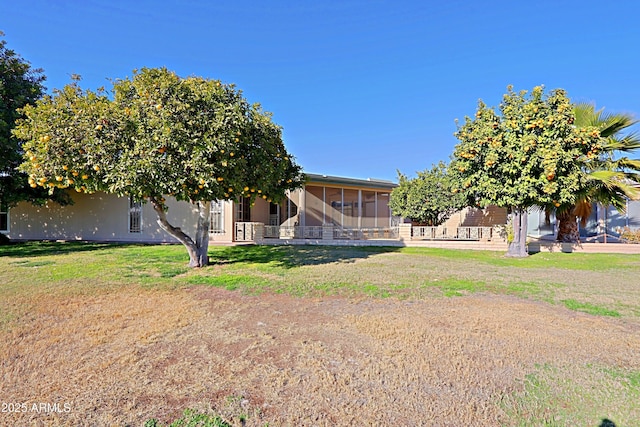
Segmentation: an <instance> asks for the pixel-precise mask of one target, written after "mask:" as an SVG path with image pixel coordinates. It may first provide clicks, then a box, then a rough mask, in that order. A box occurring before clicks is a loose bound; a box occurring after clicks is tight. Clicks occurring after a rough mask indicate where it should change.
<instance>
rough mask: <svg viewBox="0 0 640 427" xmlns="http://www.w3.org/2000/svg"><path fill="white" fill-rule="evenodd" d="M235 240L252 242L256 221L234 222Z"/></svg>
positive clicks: (254, 235)
mask: <svg viewBox="0 0 640 427" xmlns="http://www.w3.org/2000/svg"><path fill="white" fill-rule="evenodd" d="M235 236H236V242H252V241H254V240H255V237H256V223H254V222H236V229H235Z"/></svg>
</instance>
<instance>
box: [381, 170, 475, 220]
mask: <svg viewBox="0 0 640 427" xmlns="http://www.w3.org/2000/svg"><path fill="white" fill-rule="evenodd" d="M398 180H399V185H398V187H396V188H394V189H393V191H392V192H391V197H390V199H389V207H390V208H391V210H392V211H393V214H394V215H400V216H402V217H404V218H410V219H411V220H413V221H416V222H418V223H422V224H426V225H431V226H435V225H440V224H442V223H443V222H445V221H446V220H447V219H448V218H449V217H450V216H451V215H452V214H453V213H455V212H456V211H458V210H460V209H462V208H463V207H464V206H465V200H464V198H463V197H462V195H461V194H460V193H458V192H457V191H456V192H454V191H453V189H454V188H456V187H457V183H456V181H454V180H453V178H452V177H451V176H450V175H449V174H448V173H447V166H446V165H445V164H444V163H443V162H439V163H438V164H437V165H433V166H432V167H431V170H424V171H422V172H418V176H417V177H416V178H413V179H408V178H407V177H406V176H405V175H403V174H401V173H400V172H398ZM456 193H457V194H456Z"/></svg>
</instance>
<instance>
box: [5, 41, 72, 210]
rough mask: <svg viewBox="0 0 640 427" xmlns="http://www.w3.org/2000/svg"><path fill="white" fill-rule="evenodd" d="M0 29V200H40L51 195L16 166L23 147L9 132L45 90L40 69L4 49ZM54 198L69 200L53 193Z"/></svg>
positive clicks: (13, 52) (8, 201) (11, 51)
mask: <svg viewBox="0 0 640 427" xmlns="http://www.w3.org/2000/svg"><path fill="white" fill-rule="evenodd" d="M3 35H4V34H3V33H2V32H0V200H1V201H2V202H3V203H5V204H7V205H9V206H11V205H13V204H15V203H16V202H19V201H21V200H27V201H31V202H33V203H43V202H44V201H46V200H47V199H49V198H51V197H50V196H49V195H48V194H47V192H46V191H42V190H41V189H36V188H32V187H30V186H29V185H28V183H27V175H26V174H24V173H20V172H18V171H17V170H16V168H17V167H18V166H19V165H20V163H22V146H21V142H20V140H19V139H17V138H15V137H14V136H13V135H12V133H11V131H12V129H13V128H14V125H15V122H16V120H17V119H19V118H21V117H22V114H21V112H20V111H19V109H20V108H22V107H24V106H25V105H29V104H33V103H34V102H35V101H36V100H37V99H38V98H40V96H41V95H42V93H43V92H44V86H43V85H42V83H43V82H44V80H45V76H44V74H42V70H41V69H39V68H32V67H31V65H30V64H29V62H27V61H26V60H24V59H23V58H22V57H21V56H20V55H19V54H17V53H16V52H15V51H13V50H11V49H9V48H7V45H6V41H5V40H3V39H1V37H2V36H3ZM58 196H59V198H54V200H56V201H58V202H61V203H65V202H67V201H68V200H67V199H66V198H65V197H64V196H63V195H59V194H56V197H58Z"/></svg>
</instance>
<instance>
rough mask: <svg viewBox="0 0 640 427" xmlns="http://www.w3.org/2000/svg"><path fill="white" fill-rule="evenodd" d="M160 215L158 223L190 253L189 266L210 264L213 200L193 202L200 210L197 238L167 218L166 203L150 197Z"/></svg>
mask: <svg viewBox="0 0 640 427" xmlns="http://www.w3.org/2000/svg"><path fill="white" fill-rule="evenodd" d="M149 200H150V202H151V205H152V206H153V209H154V210H155V211H156V214H157V215H158V225H160V228H162V229H163V230H164V231H166V232H167V233H169V234H170V235H171V236H173V237H175V238H176V239H178V241H179V242H180V243H182V244H183V245H184V247H185V248H186V249H187V253H188V254H189V267H204V266H206V265H208V264H209V255H208V252H209V215H210V209H211V202H193V204H194V205H195V206H196V209H197V211H198V224H197V227H196V235H195V240H194V239H192V238H191V237H189V236H188V235H187V234H186V233H185V232H184V231H182V230H181V229H180V228H178V227H174V226H173V225H171V224H170V223H169V221H168V220H167V213H166V212H165V209H164V204H162V203H160V202H159V201H158V200H155V199H153V198H150V199H149Z"/></svg>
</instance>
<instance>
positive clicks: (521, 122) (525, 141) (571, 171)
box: [451, 87, 603, 208]
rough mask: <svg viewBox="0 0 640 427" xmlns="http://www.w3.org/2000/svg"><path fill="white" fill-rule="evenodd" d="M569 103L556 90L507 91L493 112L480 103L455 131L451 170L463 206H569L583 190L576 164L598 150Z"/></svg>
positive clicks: (594, 134)
mask: <svg viewBox="0 0 640 427" xmlns="http://www.w3.org/2000/svg"><path fill="white" fill-rule="evenodd" d="M574 121H575V117H574V113H573V108H572V105H571V103H570V101H569V99H568V98H567V96H566V94H565V92H564V91H563V90H561V89H557V90H554V91H551V92H550V94H549V95H547V96H544V94H543V88H542V87H535V88H534V89H533V91H532V92H531V94H530V96H527V92H526V91H521V92H519V93H516V92H514V91H513V89H512V88H511V87H509V88H508V92H507V93H506V94H505V95H504V97H503V101H502V103H501V104H500V111H499V113H497V112H496V111H495V110H494V109H493V108H489V107H487V106H486V105H485V104H484V103H483V102H482V101H479V103H478V109H477V112H476V115H475V117H474V118H473V119H472V118H469V117H466V118H465V122H464V124H462V125H461V126H459V127H458V130H457V132H456V133H455V136H456V138H458V140H459V141H460V143H459V144H458V145H456V147H455V151H454V153H453V161H452V165H451V168H452V170H453V171H454V172H455V173H457V174H458V175H459V178H460V182H461V184H462V188H461V189H460V191H462V192H463V193H464V194H465V196H466V197H467V198H468V200H469V202H470V203H471V204H474V205H478V206H481V207H485V206H488V205H497V206H501V207H506V208H516V207H518V208H528V207H531V206H560V205H561V204H564V203H573V202H575V200H576V195H575V194H576V192H577V191H579V190H580V189H581V188H583V186H584V181H585V178H584V176H583V174H582V169H581V167H582V165H584V164H586V163H589V162H591V161H593V160H594V159H595V158H596V156H597V154H598V153H599V152H600V151H601V150H602V147H603V145H602V144H603V139H602V138H601V137H600V132H599V130H598V129H597V128H594V127H583V128H579V129H578V128H576V127H575V126H573V123H574Z"/></svg>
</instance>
